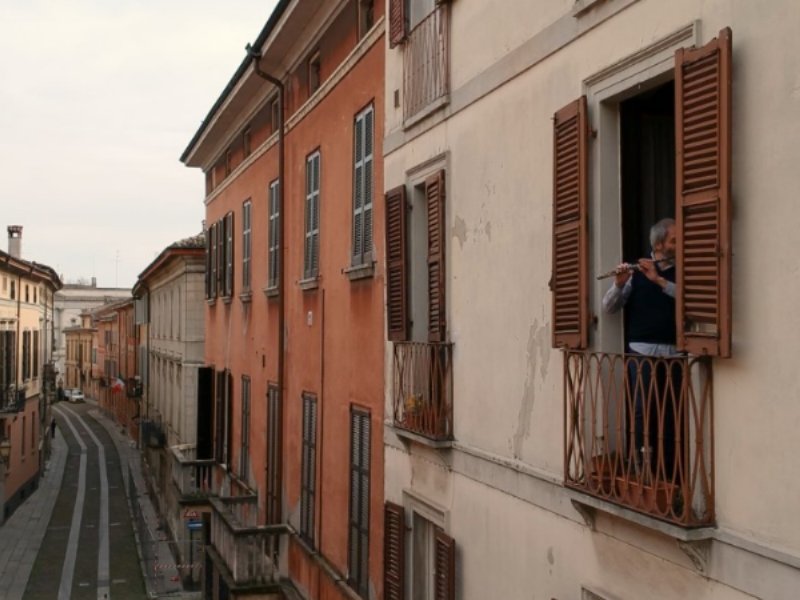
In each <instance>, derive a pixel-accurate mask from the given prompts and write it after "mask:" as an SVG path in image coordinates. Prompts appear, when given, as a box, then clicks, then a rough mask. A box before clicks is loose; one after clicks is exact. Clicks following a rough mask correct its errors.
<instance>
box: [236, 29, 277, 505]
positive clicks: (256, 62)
mask: <svg viewBox="0 0 800 600" xmlns="http://www.w3.org/2000/svg"><path fill="white" fill-rule="evenodd" d="M245 50H246V51H247V55H248V56H249V57H250V59H251V64H252V65H253V72H255V74H256V75H258V76H259V77H261V79H263V80H264V81H267V82H268V83H271V84H272V85H274V86H275V87H276V88H277V89H278V239H279V240H280V244H278V398H279V404H280V407H281V424H280V425H281V426H280V427H279V428H278V431H279V439H278V443H277V444H276V447H277V448H278V449H279V450H280V456H279V458H278V460H277V461H276V464H277V465H278V469H279V471H278V477H277V479H278V481H279V482H280V486H279V488H280V490H281V492H280V493H279V494H278V514H280V515H282V516H283V502H282V495H283V494H282V488H283V426H284V420H285V419H284V412H285V411H284V410H283V406H284V370H285V361H286V357H285V339H286V331H285V329H286V304H285V299H286V293H285V290H286V285H285V283H286V269H285V268H284V263H285V248H286V245H285V241H284V240H285V239H286V237H285V236H284V233H285V230H286V211H285V210H284V209H285V203H284V198H285V194H284V188H285V187H286V186H285V185H284V183H285V181H284V173H285V161H284V159H285V154H286V151H285V145H284V142H285V133H286V132H285V129H286V127H285V125H284V92H285V89H284V85H283V82H282V81H281V80H280V79H278V78H277V77H275V76H273V75H270V74H269V73H266V72H264V71H263V70H262V69H261V65H260V61H261V51H260V50H258V49H256V48H253V46H251V45H250V44H247V46H245ZM265 462H266V464H269V457H267V458H266V461H265Z"/></svg>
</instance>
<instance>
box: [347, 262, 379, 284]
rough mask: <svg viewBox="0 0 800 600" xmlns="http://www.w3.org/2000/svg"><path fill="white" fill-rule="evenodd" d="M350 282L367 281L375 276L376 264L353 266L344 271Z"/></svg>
mask: <svg viewBox="0 0 800 600" xmlns="http://www.w3.org/2000/svg"><path fill="white" fill-rule="evenodd" d="M342 272H343V273H344V274H345V275H347V278H348V279H349V280H350V281H356V280H358V279H367V278H369V277H373V276H374V275H375V263H374V262H369V263H364V264H363V265H352V266H350V267H347V268H346V269H344V270H343V271H342Z"/></svg>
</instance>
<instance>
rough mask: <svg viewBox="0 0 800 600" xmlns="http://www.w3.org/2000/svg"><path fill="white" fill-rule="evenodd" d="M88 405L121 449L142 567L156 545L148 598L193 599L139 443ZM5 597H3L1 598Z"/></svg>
mask: <svg viewBox="0 0 800 600" xmlns="http://www.w3.org/2000/svg"><path fill="white" fill-rule="evenodd" d="M86 401H87V403H89V404H92V405H94V406H95V408H94V409H92V410H90V411H89V416H91V417H92V418H93V419H94V420H95V421H97V422H98V423H100V425H102V426H103V427H104V428H105V429H106V431H108V434H109V436H111V439H112V440H113V442H114V445H115V446H116V447H117V453H118V454H119V463H120V467H121V468H122V477H123V481H124V482H125V493H126V495H127V496H128V502H129V504H130V503H133V502H137V503H138V506H139V509H140V511H141V515H142V517H143V521H144V526H145V528H146V531H139V524H140V523H141V521H140V522H138V523H137V520H136V519H135V518H134V515H133V514H131V519H132V520H133V522H134V531H135V534H136V542H137V549H138V551H139V561H140V563H144V562H145V556H144V555H143V553H142V544H143V543H153V544H155V548H154V552H153V553H152V554H153V558H152V560H147V564H143V565H142V573H143V575H144V580H145V586H146V588H147V595H148V597H150V598H164V597H171V598H182V597H187V598H188V597H191V596H193V595H192V594H188V595H184V593H183V586H182V584H181V579H180V576H179V574H178V570H177V568H176V567H175V559H174V558H173V555H172V552H171V551H170V547H169V543H168V540H167V536H166V535H164V534H163V533H162V532H161V531H160V530H159V529H158V525H159V519H158V513H157V512H156V509H155V507H154V506H153V502H152V500H151V499H150V496H149V495H148V493H147V484H146V483H145V480H144V477H143V475H142V463H141V454H140V453H139V451H138V450H137V449H136V446H135V443H134V442H133V441H132V440H131V439H130V438H129V437H128V436H127V435H125V433H124V432H123V431H122V430H121V429H120V427H119V426H118V425H117V424H116V423H114V422H113V421H112V420H111V419H109V418H108V417H106V416H105V415H104V414H103V412H102V411H101V410H100V409H99V407H97V403H96V402H95V401H94V400H92V399H89V398H87V399H86ZM131 481H133V486H134V489H129V486H130V482H131ZM131 508H133V507H131ZM132 513H133V511H132ZM2 597H3V596H2V594H0V598H2Z"/></svg>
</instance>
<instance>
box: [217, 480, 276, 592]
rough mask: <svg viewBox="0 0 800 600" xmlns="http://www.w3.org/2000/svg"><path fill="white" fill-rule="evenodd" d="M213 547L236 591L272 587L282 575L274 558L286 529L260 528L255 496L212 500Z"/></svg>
mask: <svg viewBox="0 0 800 600" xmlns="http://www.w3.org/2000/svg"><path fill="white" fill-rule="evenodd" d="M210 503H211V507H212V509H213V510H212V512H211V545H212V550H213V554H214V555H216V556H215V557H214V558H215V560H216V561H217V562H221V563H223V564H224V567H225V569H224V571H225V572H226V573H227V574H228V575H229V577H230V581H229V583H230V584H231V585H232V586H233V587H237V588H238V587H248V588H252V587H254V586H255V587H257V586H264V587H270V586H272V585H275V584H276V583H277V579H278V572H277V569H276V567H275V563H274V562H273V560H272V558H271V556H273V554H274V551H275V548H276V547H277V539H278V536H279V535H280V534H281V533H282V532H283V530H284V529H283V526H282V525H279V526H269V525H257V524H256V523H257V521H258V499H257V496H256V495H255V494H247V495H242V496H221V497H219V498H215V497H214V498H211V499H210Z"/></svg>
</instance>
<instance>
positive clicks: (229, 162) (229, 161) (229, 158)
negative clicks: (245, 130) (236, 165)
mask: <svg viewBox="0 0 800 600" xmlns="http://www.w3.org/2000/svg"><path fill="white" fill-rule="evenodd" d="M232 170H233V153H232V152H231V151H230V150H228V151H227V152H225V177H227V176H228V175H230V174H231V171H232Z"/></svg>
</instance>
